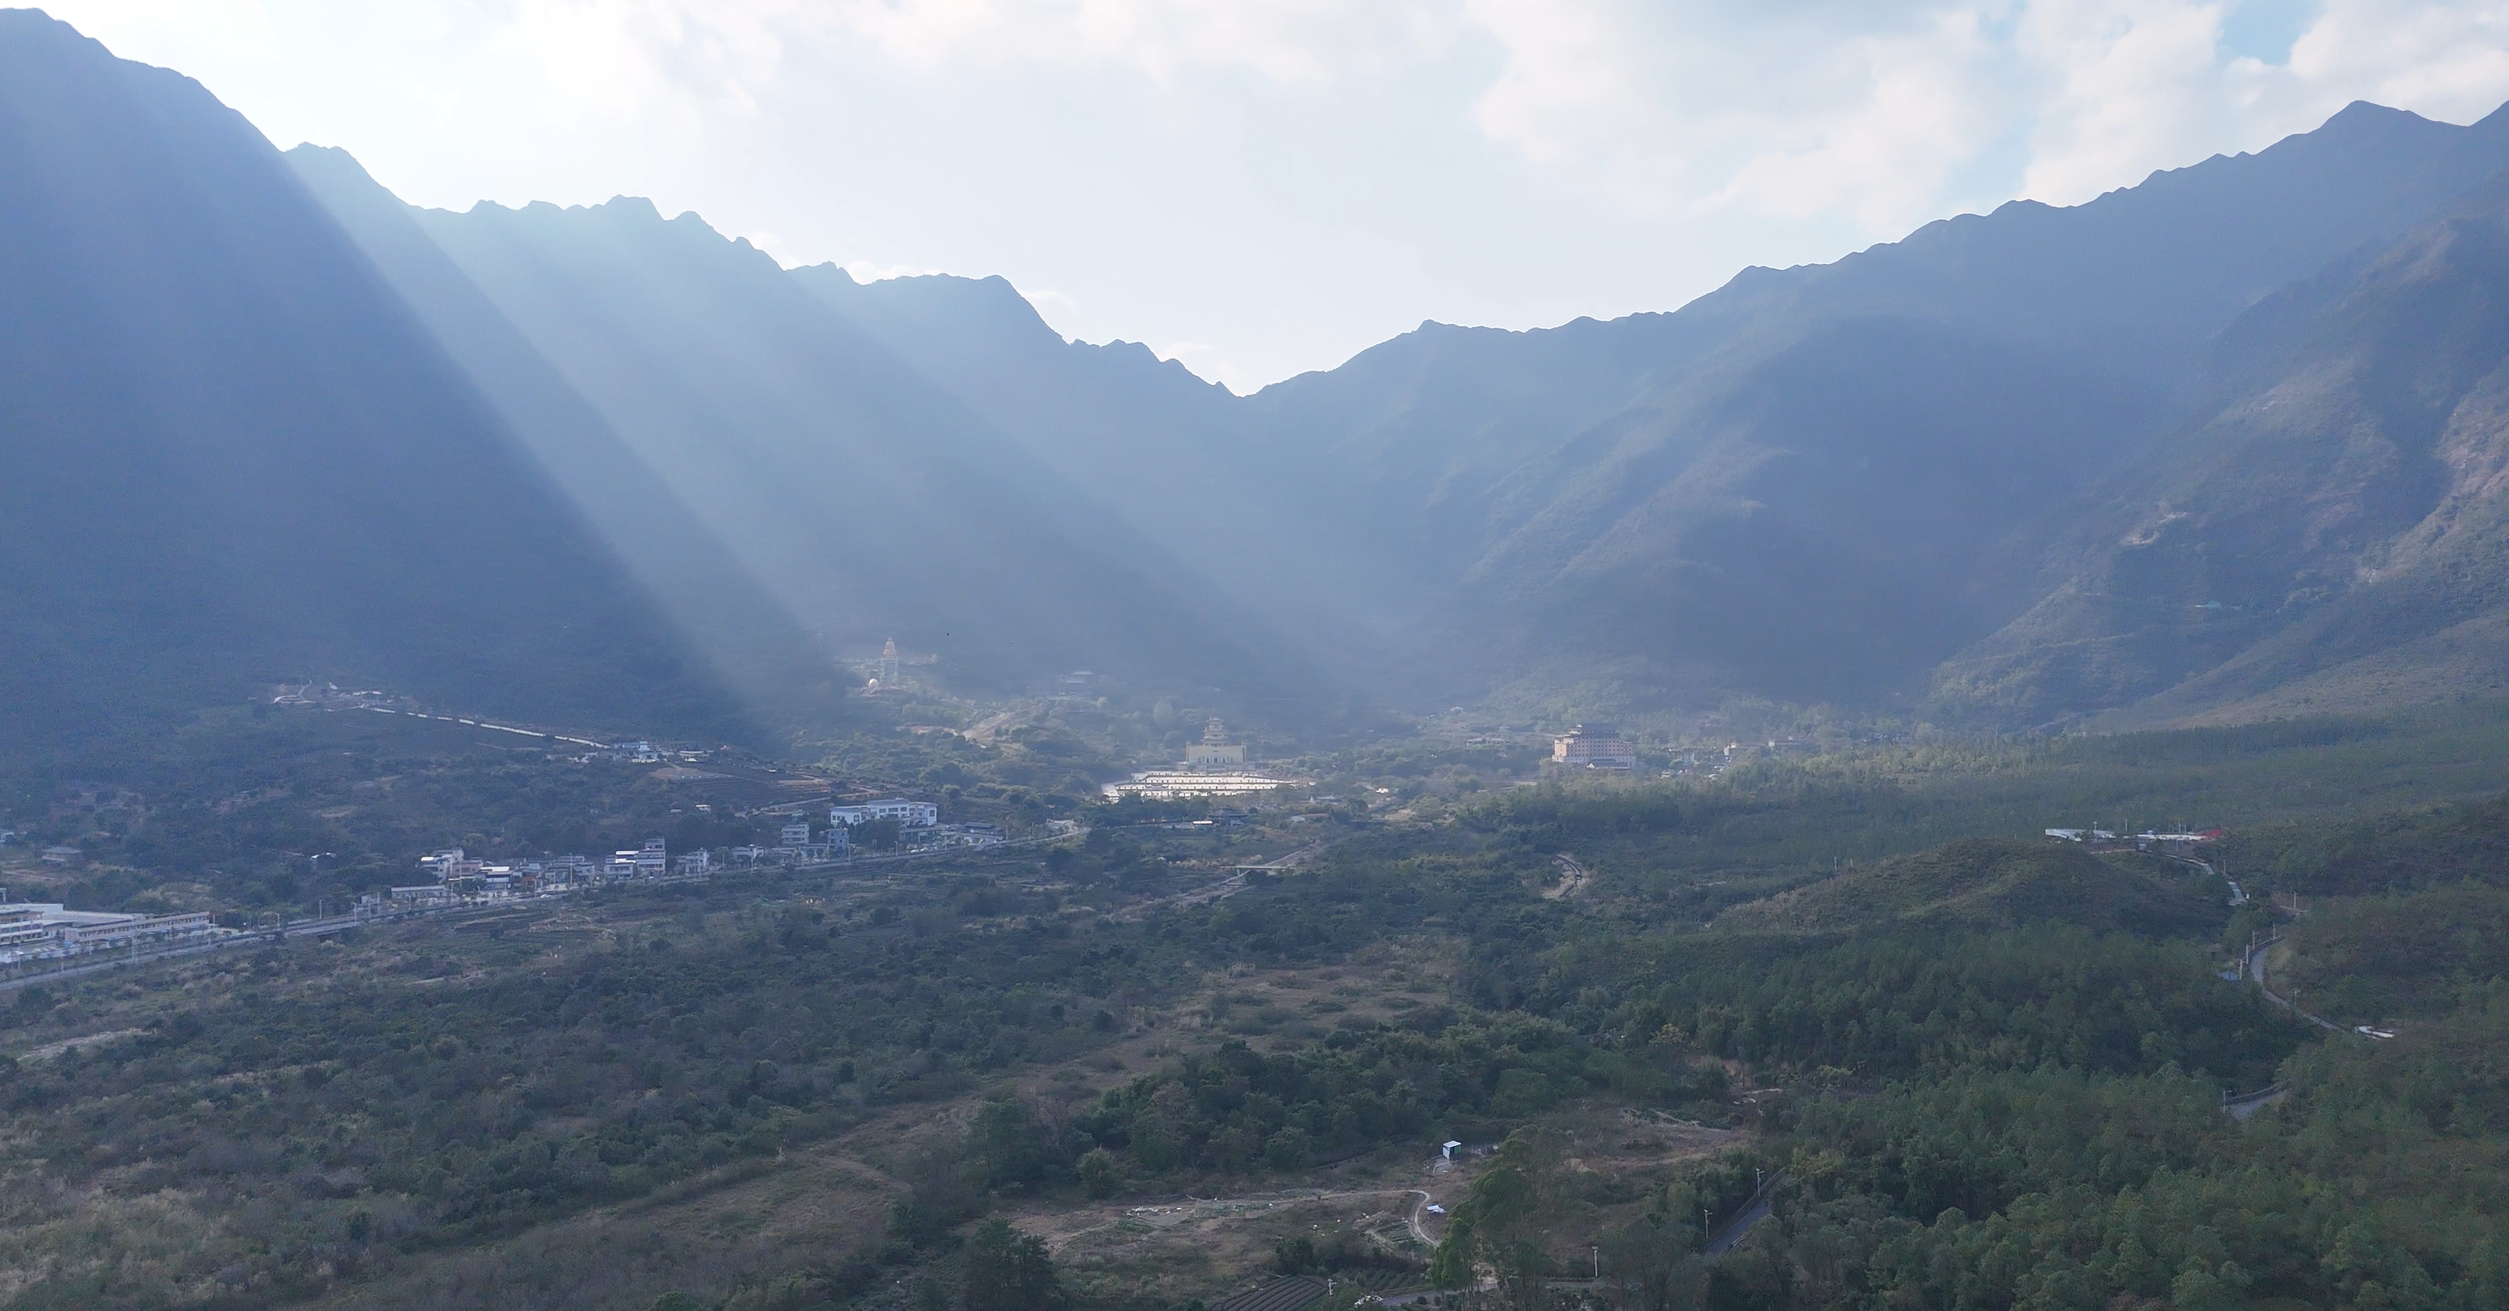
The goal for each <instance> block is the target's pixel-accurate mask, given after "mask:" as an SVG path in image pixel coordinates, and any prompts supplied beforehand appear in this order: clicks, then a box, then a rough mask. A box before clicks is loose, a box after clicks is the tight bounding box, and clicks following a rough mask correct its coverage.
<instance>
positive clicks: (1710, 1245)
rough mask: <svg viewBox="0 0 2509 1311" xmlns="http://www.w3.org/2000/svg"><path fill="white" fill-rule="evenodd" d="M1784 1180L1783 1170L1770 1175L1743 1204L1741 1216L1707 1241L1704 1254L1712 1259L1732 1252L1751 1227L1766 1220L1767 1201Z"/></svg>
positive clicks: (1785, 1176) (1775, 1193)
mask: <svg viewBox="0 0 2509 1311" xmlns="http://www.w3.org/2000/svg"><path fill="white" fill-rule="evenodd" d="M1786 1179H1787V1175H1786V1172H1785V1171H1783V1170H1780V1171H1778V1172H1777V1173H1776V1174H1773V1175H1770V1176H1769V1181H1768V1182H1767V1183H1764V1184H1762V1185H1760V1191H1758V1192H1756V1193H1753V1194H1752V1195H1751V1200H1750V1201H1749V1202H1747V1203H1744V1204H1743V1208H1742V1214H1741V1215H1738V1216H1735V1217H1734V1218H1733V1220H1732V1222H1731V1223H1729V1224H1727V1225H1726V1226H1725V1227H1724V1228H1722V1229H1719V1230H1717V1231H1716V1234H1715V1236H1714V1237H1712V1238H1710V1239H1708V1242H1707V1249H1706V1254H1707V1255H1709V1256H1712V1257H1714V1256H1723V1255H1725V1254H1726V1253H1727V1252H1730V1251H1732V1250H1734V1244H1736V1243H1739V1242H1741V1241H1742V1240H1743V1236H1744V1235H1745V1234H1748V1233H1750V1232H1751V1226H1753V1225H1756V1224H1758V1223H1760V1222H1761V1221H1762V1220H1766V1219H1768V1212H1769V1201H1770V1199H1772V1198H1774V1197H1776V1196H1777V1190H1778V1189H1779V1188H1781V1187H1783V1186H1784V1185H1785V1183H1786Z"/></svg>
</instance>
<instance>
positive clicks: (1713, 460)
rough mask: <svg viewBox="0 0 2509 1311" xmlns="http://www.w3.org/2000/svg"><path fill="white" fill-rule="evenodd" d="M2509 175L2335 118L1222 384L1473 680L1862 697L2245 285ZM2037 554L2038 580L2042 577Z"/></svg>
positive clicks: (1927, 655) (1925, 653) (1993, 581)
mask: <svg viewBox="0 0 2509 1311" xmlns="http://www.w3.org/2000/svg"><path fill="white" fill-rule="evenodd" d="M2504 165H2509V119H2502V118H2500V117H2498V116H2495V117H2494V118H2493V119H2490V120H2486V121H2485V122H2484V123H2482V124H2478V125H2476V126H2475V127H2472V128H2456V127H2450V126H2447V125H2444V124H2436V123H2431V122H2428V121H2425V120H2422V119H2419V118H2416V117H2414V116H2412V115H2409V114H2403V113H2399V112H2397V111H2392V110H2380V109H2375V108H2373V107H2369V106H2355V107H2353V108H2352V109H2349V110H2346V111H2345V112H2344V113H2343V114H2341V115H2338V116H2337V117H2336V118H2335V119H2334V120H2332V121H2331V122H2330V123H2329V124H2328V125H2327V126H2326V127H2325V128H2323V129H2321V130H2320V131H2318V132H2315V133H2311V134H2307V135H2305V136H2300V137H2294V138H2291V139H2289V140H2286V141H2284V142H2282V143H2280V144H2278V145H2276V146H2275V147H2273V148H2272V149H2269V150H2266V151H2263V152H2260V153H2259V154H2257V155H2254V156H2241V157H2238V158H2233V159H2219V158H2217V159H2214V160H2210V161H2207V162H2206V163H2203V164H2200V165H2197V166H2194V167H2192V168H2189V169H2182V170H2178V171H2176V172H2174V173H2165V174H2160V175H2156V176H2155V177H2154V178H2153V179H2151V180H2150V181H2147V182H2146V183H2145V184H2143V185H2142V186H2139V187H2136V188H2133V189H2130V190H2127V191H2121V192H2115V193H2111V194H2110V195H2108V196H2105V197H2102V198H2101V199H2099V200H2097V201H2095V202H2092V203H2091V204H2088V205H2084V206H2080V207H2076V208H2073V209H2064V210H2058V209H2051V208H2049V207H2047V206H2043V205H2037V204H2029V203H2017V204H2013V205H2007V206H2005V207H2003V208H2002V209H1999V210H1998V211H1997V212H1996V213H1994V214H1992V215H1988V216H1983V217H1981V216H1967V217H1963V218H1959V219H1954V220H1949V221H1946V222H1943V223H1937V224H1931V225H1928V226H1927V227H1926V228H1924V229H1922V230H1920V231H1919V232H1918V233H1916V234H1914V235H1912V236H1911V237H1909V238H1908V239H1907V240H1905V241H1903V242H1899V243H1894V244H1892V245H1888V246H1881V247H1876V248H1874V249H1872V250H1869V251H1866V252H1863V253H1861V254H1859V255H1855V256H1851V257H1849V258H1847V259H1845V260H1842V261H1839V262H1838V263H1836V264H1833V265H1827V266H1821V267H1817V268H1799V269H1791V270H1786V271H1783V272H1776V271H1769V270H1752V271H1750V272H1748V273H1746V274H1744V275H1743V276H1741V277H1738V278H1736V279H1735V280H1734V282H1733V283H1732V284H1730V285H1729V286H1728V287H1726V288H1725V289H1723V290H1722V291H1719V292H1717V293H1715V294H1713V295H1710V296H1707V297H1704V298H1702V299H1701V300H1699V301H1697V302H1694V303H1693V304H1691V305H1690V306H1687V307H1684V308H1683V309H1682V310H1681V311H1679V312H1677V313H1675V314H1671V315H1642V316H1634V317H1632V318H1629V319H1623V320H1618V321H1615V322H1612V323H1591V322H1579V323H1574V324H1570V325H1567V326H1566V327H1563V328H1559V329H1552V330H1549V331H1545V332H1534V333H1499V332H1491V331H1477V330H1464V329H1449V328H1439V327H1436V326H1434V325H1432V326H1429V327H1424V328H1423V329H1422V330H1421V331H1420V332H1418V333H1414V334H1409V335H1407V336H1406V337H1403V338H1400V339H1397V340H1396V341H1393V342H1389V343H1386V344H1385V345H1382V346H1379V347H1376V348H1373V349H1372V350H1370V351H1367V352H1364V353H1362V354H1361V355H1360V356H1359V357H1358V358H1356V359H1354V360H1353V361H1351V362H1350V363H1349V364H1347V365H1345V366H1343V367H1342V368H1341V369H1338V370H1335V371H1333V372H1331V373H1328V374H1321V375H1306V376H1304V377H1301V378H1297V379H1292V380H1290V381H1289V382H1286V383H1282V384H1280V385H1278V386H1276V387H1273V388H1269V389H1266V390H1265V391H1264V392H1263V393H1261V394H1259V395H1258V396H1257V397H1255V398H1254V405H1255V407H1256V408H1257V410H1258V411H1260V412H1261V413H1262V414H1263V415H1264V418H1265V423H1266V428H1267V433H1268V434H1269V436H1270V438H1271V440H1272V442H1273V443H1274V444H1275V446H1276V447H1277V448H1278V449H1280V450H1282V451H1284V452H1292V451H1294V452H1295V453H1296V455H1295V458H1298V459H1301V460H1303V461H1305V462H1307V463H1308V464H1310V465H1312V466H1314V467H1317V468H1321V469H1325V470H1328V471H1332V472H1333V473H1335V474H1337V475H1338V476H1335V477H1328V478H1325V479H1322V480H1319V481H1320V483H1321V484H1322V485H1324V486H1326V487H1328V488H1331V489H1336V492H1335V495H1336V496H1337V499H1336V500H1335V501H1334V502H1333V503H1332V504H1331V505H1330V506H1329V508H1328V509H1327V510H1326V513H1329V514H1332V515H1336V516H1340V517H1344V518H1347V519H1350V520H1352V521H1356V522H1364V523H1368V524H1371V525H1375V526H1377V527H1378V528H1379V533H1380V535H1379V541H1380V543H1381V544H1382V546H1383V548H1384V549H1386V550H1389V551H1397V552H1401V553H1404V554H1407V555H1410V556H1412V557H1414V558H1417V559H1420V560H1423V561H1425V562H1426V565H1425V568H1426V570H1427V572H1428V573H1429V574H1431V575H1432V576H1434V578H1435V579H1436V585H1439V586H1442V587H1443V588H1445V589H1447V591H1446V595H1447V598H1448V605H1449V610H1448V615H1449V619H1448V622H1447V623H1445V624H1444V625H1442V626H1440V627H1438V628H1436V629H1435V630H1433V635H1434V639H1435V640H1436V641H1438V642H1440V643H1451V639H1452V638H1453V636H1454V635H1456V634H1459V633H1463V632H1472V633H1475V634H1477V635H1479V636H1480V637H1481V639H1482V640H1481V641H1480V642H1478V643H1477V644H1476V649H1478V650H1479V651H1481V652H1484V653H1486V654H1487V655H1488V656H1489V657H1490V658H1489V659H1488V660H1487V661H1486V662H1485V663H1484V664H1483V665H1482V666H1481V667H1480V668H1479V669H1477V670H1466V671H1460V672H1462V673H1465V674H1466V675H1471V674H1477V675H1478V676H1480V677H1483V678H1499V679H1506V678H1510V677H1519V676H1530V677H1533V678H1535V679H1536V680H1542V679H1549V680H1558V679H1560V678H1562V677H1573V676H1575V675H1576V674H1577V673H1579V672H1593V671H1601V672H1606V673H1609V674H1612V675H1615V676H1617V677H1618V678H1620V679H1621V680H1622V682H1623V684H1624V685H1625V687H1627V688H1628V690H1629V694H1630V695H1632V696H1633V697H1643V696H1644V695H1645V694H1646V693H1647V692H1648V691H1649V690H1651V689H1654V688H1660V687H1664V686H1667V685H1669V686H1672V687H1674V688H1676V689H1684V690H1687V691H1688V692H1689V693H1690V694H1691V695H1693V696H1696V695H1700V694H1706V695H1714V694H1716V693H1718V692H1722V691H1730V690H1742V691H1751V692H1760V693H1767V694H1773V695H1778V696H1784V697H1788V698H1793V699H1805V700H1821V699H1838V700H1847V701H1857V702H1870V701H1872V700H1873V699H1875V698H1877V697H1881V696H1883V695H1885V694H1886V693H1889V692H1891V691H1893V690H1911V689H1917V688H1921V687H1922V685H1923V684H1924V682H1925V679H1926V671H1927V670H1929V669H1930V668H1931V667H1932V665H1933V664H1934V663H1935V662H1938V661H1940V660H1942V659H1944V658H1946V657H1949V656H1951V655H1952V654H1954V653H1955V652H1957V651H1959V650H1960V649H1961V648H1963V647H1965V646H1967V645H1969V644H1970V643H1972V642H1975V641H1978V640H1979V639H1981V638H1983V637H1985V636H1986V635H1987V634H1989V633H1991V632H1993V631H1994V630H1996V629H1997V628H1999V627H2000V626H2002V625H2003V624H2004V623H2006V622H2007V621H2009V620H2010V619H2011V618H2013V617H2014V616H2016V615H2018V614H2019V613H2021V612H2022V611H2024V610H2026V609H2028V608H2029V607H2030V606H2031V605H2033V604H2034V603H2036V602H2037V601H2038V600H2039V599H2040V597H2041V596H2042V595H2043V594H2044V589H2045V588H2046V587H2048V586H2051V585H2053V584H2054V583H2055V582H2056V581H2058V580H2061V578H2062V577H2063V576H2064V573H2063V570H2062V569H2058V570H2057V571H2056V572H2055V574H2054V575H2053V576H2052V577H2051V576H2047V575H2044V574H2043V573H2042V569H2043V567H2044V566H2045V565H2046V564H2047V563H2048V560H2049V557H2048V555H2047V548H2048V546H2049V544H2050V543H2053V542H2056V541H2060V540H2062V539H2063V538H2064V535H2065V534H2066V532H2067V531H2068V530H2069V529H2070V528H2071V527H2072V525H2073V521H2074V519H2075V518H2076V517H2077V516H2078V515H2080V514H2081V513H2083V512H2085V511H2086V509H2087V508H2088V506H2089V504H2090V503H2089V502H2087V501H2085V500H2083V499H2082V498H2083V496H2084V494H2085V493H2086V492H2087V491H2088V490H2089V488H2090V486H2091V485H2092V484H2094V483H2095V482H2096V481H2097V479H2098V478H2100V477H2101V476H2102V475H2104V474H2106V473H2108V472H2110V471H2113V470H2115V469H2117V468H2119V467H2120V466H2121V465H2123V464H2125V463H2126V462H2128V461H2130V460H2132V459H2134V458H2135V457H2136V456H2137V455H2139V454H2140V453H2141V451H2142V449H2143V445H2144V441H2145V439H2146V437H2147V435H2148V434H2150V433H2152V432H2154V431H2157V430H2160V429H2161V428H2162V427H2163V426H2165V425H2164V419H2163V416H2165V415H2166V414H2168V413H2170V412H2171V408H2172V406H2173V405H2174V404H2175V403H2176V402H2177V398H2179V397H2180V396H2181V395H2182V388H2183V386H2184V384H2185V380H2186V377H2187V370H2188V368H2189V367H2191V366H2192V364H2193V362H2194V360H2195V357H2196V354H2197V351H2198V348H2199V347H2200V345H2201V343H2203V342H2204V341H2205V340H2206V339H2207V338H2209V337H2210V336H2211V335H2212V334H2213V333H2215V332H2217V331H2219V330H2220V329H2221V328H2222V327H2224V326H2225V325H2227V324H2228V323H2229V322H2230V321H2231V320H2232V319H2233V318H2234V317H2236V316H2237V315H2238V314H2239V313H2241V312H2242V311H2243V310H2245V309H2246V308H2247V307H2248V306H2249V305H2251V304H2253V303H2254V302H2255V301H2257V300H2258V299H2260V298H2262V297H2264V296H2266V295H2268V294H2269V293H2271V292H2273V291H2274V290H2275V289H2276V288H2278V287H2279V286H2281V285H2283V284H2286V283H2288V282H2290V281H2292V280H2294V279H2298V278H2304V277H2307V276H2309V275H2311V274H2313V273H2315V272H2316V271H2317V270H2318V269H2319V268H2321V267H2322V266H2324V265H2325V264H2326V263H2327V262H2328V261H2329V260H2332V259H2335V258H2337V257H2339V256H2341V255H2343V254H2344V253H2345V252H2346V251H2347V250H2350V249H2353V248H2355V247H2357V246H2359V245H2361V244H2362V243H2365V242H2372V241H2377V240H2382V239H2391V238H2392V237H2394V236H2395V235H2397V234H2399V233H2401V232H2403V231H2406V230H2408V229H2410V228H2411V227H2412V226H2413V225H2414V224H2416V223H2417V222H2420V221H2422V220H2424V219H2425V218H2427V217H2428V216H2429V215H2430V214H2431V213H2432V212H2433V210H2434V209H2435V208H2436V207H2438V206H2441V205H2443V204H2445V203H2446V202H2447V201H2448V200H2449V198H2450V197H2452V196H2455V195H2457V194H2459V193H2461V192H2463V191H2464V190H2465V189H2466V188H2468V187H2471V186H2473V185H2475V184H2477V183H2479V182H2481V181H2482V180H2484V179H2485V178H2488V177H2489V176H2491V175H2492V174H2493V173H2495V172H2497V171H2498V170H2499V169H2500V168H2501V167H2503V166H2504ZM2058 563H2061V561H2059V562H2058Z"/></svg>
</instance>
